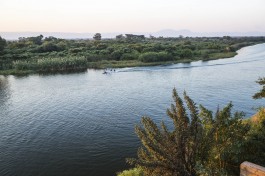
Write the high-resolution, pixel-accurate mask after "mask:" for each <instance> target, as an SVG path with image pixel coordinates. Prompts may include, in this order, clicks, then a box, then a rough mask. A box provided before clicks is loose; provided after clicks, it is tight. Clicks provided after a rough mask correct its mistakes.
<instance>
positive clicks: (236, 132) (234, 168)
mask: <svg viewBox="0 0 265 176" xmlns="http://www.w3.org/2000/svg"><path fill="white" fill-rule="evenodd" d="M232 107H233V105H232V103H229V104H228V105H227V106H225V107H224V108H223V109H222V110H219V108H218V109H217V111H216V113H215V115H213V112H212V111H209V110H207V109H206V108H205V107H203V106H200V118H201V123H202V126H203V135H202V136H203V137H202V144H203V145H202V148H201V150H200V151H201V153H200V156H201V158H200V160H198V163H200V164H201V168H200V172H202V173H201V174H202V175H211V176H219V175H222V174H223V175H239V173H238V171H239V169H238V167H239V165H240V163H241V162H243V161H244V158H243V157H242V156H244V154H243V153H244V151H243V147H242V146H243V144H244V141H245V137H246V136H247V133H248V131H249V130H250V126H249V125H248V124H246V123H244V122H243V120H242V118H243V116H244V113H243V112H235V113H234V114H233V115H232V113H231V111H232ZM197 166H198V165H197Z"/></svg>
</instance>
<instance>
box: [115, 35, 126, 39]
mask: <svg viewBox="0 0 265 176" xmlns="http://www.w3.org/2000/svg"><path fill="white" fill-rule="evenodd" d="M124 38H125V37H124V36H123V35H122V34H120V35H116V40H121V39H124Z"/></svg>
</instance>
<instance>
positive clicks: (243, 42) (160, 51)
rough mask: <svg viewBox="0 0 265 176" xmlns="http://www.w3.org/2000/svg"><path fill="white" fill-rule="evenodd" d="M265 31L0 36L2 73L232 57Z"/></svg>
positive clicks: (18, 73) (263, 39) (115, 66)
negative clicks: (173, 35) (198, 34)
mask: <svg viewBox="0 0 265 176" xmlns="http://www.w3.org/2000/svg"><path fill="white" fill-rule="evenodd" d="M264 42H265V37H229V36H224V37H196V38H191V37H183V36H179V37H176V38H164V37H158V38H156V37H153V36H150V37H145V36H143V35H133V34H126V35H122V34H121V35H117V36H116V38H115V39H102V38H101V34H100V33H96V34H95V35H94V38H93V39H76V40H66V39H59V38H55V37H45V38H44V37H43V36H42V35H39V36H36V37H27V38H24V37H20V38H19V39H18V40H16V41H6V40H5V39H4V38H2V37H0V74H1V75H10V74H13V75H21V74H29V73H41V72H46V73H49V72H61V71H63V72H65V71H82V70H86V69H87V68H94V69H104V68H108V67H111V68H121V67H135V66H153V65H162V64H172V63H181V62H182V63H183V62H191V61H196V60H212V59H219V58H229V57H233V56H235V55H236V51H237V50H238V49H240V48H242V47H245V46H250V45H254V44H258V43H264Z"/></svg>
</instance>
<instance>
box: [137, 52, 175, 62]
mask: <svg viewBox="0 0 265 176" xmlns="http://www.w3.org/2000/svg"><path fill="white" fill-rule="evenodd" d="M139 59H140V61H142V62H160V61H173V60H174V58H173V56H172V55H171V54H169V53H166V52H158V53H157V52H147V53H143V54H141V55H140V56H139Z"/></svg>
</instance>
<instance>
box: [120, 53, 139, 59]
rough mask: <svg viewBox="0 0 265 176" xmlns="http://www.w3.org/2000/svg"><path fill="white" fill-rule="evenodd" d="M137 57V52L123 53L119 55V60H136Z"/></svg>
mask: <svg viewBox="0 0 265 176" xmlns="http://www.w3.org/2000/svg"><path fill="white" fill-rule="evenodd" d="M138 58H139V54H138V53H125V54H123V55H122V56H121V58H120V60H137V59H138Z"/></svg>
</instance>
